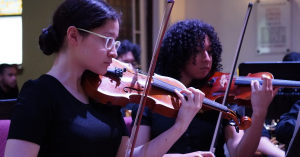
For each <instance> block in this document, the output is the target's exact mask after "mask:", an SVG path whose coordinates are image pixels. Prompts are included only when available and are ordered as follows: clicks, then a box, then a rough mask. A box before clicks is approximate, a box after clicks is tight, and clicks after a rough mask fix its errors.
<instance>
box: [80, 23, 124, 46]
mask: <svg viewBox="0 0 300 157" xmlns="http://www.w3.org/2000/svg"><path fill="white" fill-rule="evenodd" d="M77 29H78V30H81V31H84V32H87V33H91V34H94V35H97V36H98V37H101V38H105V40H106V44H105V48H106V49H107V50H110V49H111V48H112V47H113V46H115V49H116V50H118V48H119V47H120V45H121V42H120V41H115V39H114V38H112V37H106V36H104V35H101V34H97V33H94V32H91V31H88V30H85V29H81V28H77Z"/></svg>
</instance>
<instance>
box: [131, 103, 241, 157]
mask: <svg viewBox="0 0 300 157" xmlns="http://www.w3.org/2000/svg"><path fill="white" fill-rule="evenodd" d="M231 108H232V109H234V111H238V112H239V114H240V115H243V114H244V113H243V112H244V108H241V107H237V106H236V105H232V107H231ZM137 109H138V105H135V106H133V108H132V118H133V121H134V120H135V118H136V113H137ZM218 116H219V112H218V111H215V110H210V111H205V112H204V113H198V114H197V115H196V116H195V117H194V119H193V120H192V122H191V123H190V125H189V127H188V129H187V130H186V132H185V133H184V134H183V135H182V136H181V137H180V138H179V139H178V140H177V141H176V142H175V144H174V145H173V146H172V147H171V148H170V150H169V151H168V152H167V153H168V154H172V153H180V154H186V153H191V152H195V151H209V149H210V145H211V142H212V139H213V135H214V131H215V126H216V122H217V119H218ZM175 120H176V119H175V118H169V117H165V116H162V115H160V114H157V113H153V112H151V110H150V109H149V108H147V107H145V109H144V112H143V118H142V121H141V125H147V126H150V127H151V139H154V138H156V137H157V136H159V135H160V134H162V133H163V132H165V131H166V130H168V129H169V128H171V127H172V126H173V125H174V124H175ZM228 124H229V123H228V120H226V119H223V120H222V123H221V125H220V129H219V133H218V136H219V137H218V141H217V142H216V144H217V145H216V147H215V148H216V151H215V155H216V156H217V157H221V156H223V157H225V155H224V148H223V146H224V143H225V138H224V128H225V127H226V126H227V125H228Z"/></svg>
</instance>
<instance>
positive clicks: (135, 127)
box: [125, 0, 175, 157]
mask: <svg viewBox="0 0 300 157" xmlns="http://www.w3.org/2000/svg"><path fill="white" fill-rule="evenodd" d="M174 3H175V0H168V2H167V5H166V8H165V13H164V17H163V20H162V23H161V26H160V29H159V34H158V37H157V40H156V44H155V48H154V51H153V56H152V60H151V64H150V67H149V70H148V76H147V80H146V83H145V88H144V90H143V94H142V97H141V100H140V104H139V108H138V111H137V115H138V116H137V117H138V118H136V119H135V122H134V125H133V128H132V132H131V136H130V140H129V143H128V145H127V149H126V154H125V156H126V157H128V154H129V150H130V157H132V155H133V149H134V146H135V143H136V138H137V135H138V131H139V128H140V124H141V119H142V115H143V111H144V108H145V104H146V100H147V99H146V98H147V96H148V93H149V91H150V85H151V80H152V76H153V74H154V69H155V65H156V61H157V58H158V54H159V50H160V47H161V43H162V40H163V36H164V34H165V32H166V28H167V24H168V21H169V18H170V15H171V11H172V8H173V6H174ZM168 4H171V6H170V10H169V12H166V10H167V8H168ZM166 13H167V15H166ZM165 16H166V17H165ZM132 137H133V138H132Z"/></svg>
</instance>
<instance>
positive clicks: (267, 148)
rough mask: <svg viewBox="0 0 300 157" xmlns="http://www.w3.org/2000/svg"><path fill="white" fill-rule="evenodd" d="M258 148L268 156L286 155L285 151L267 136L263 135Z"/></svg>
mask: <svg viewBox="0 0 300 157" xmlns="http://www.w3.org/2000/svg"><path fill="white" fill-rule="evenodd" d="M257 150H259V151H260V152H262V153H263V154H264V155H268V156H277V157H284V156H285V152H284V151H283V150H281V149H279V148H277V147H276V146H275V145H274V144H273V143H271V141H270V139H269V138H267V137H261V139H260V142H259V145H258V148H257Z"/></svg>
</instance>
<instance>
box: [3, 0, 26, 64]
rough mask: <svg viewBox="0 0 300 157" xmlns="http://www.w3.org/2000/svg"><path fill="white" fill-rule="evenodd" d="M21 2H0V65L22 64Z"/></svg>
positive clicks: (4, 0)
mask: <svg viewBox="0 0 300 157" xmlns="http://www.w3.org/2000/svg"><path fill="white" fill-rule="evenodd" d="M21 14H22V0H0V64H1V63H8V64H22V52H23V48H22V16H21Z"/></svg>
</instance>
